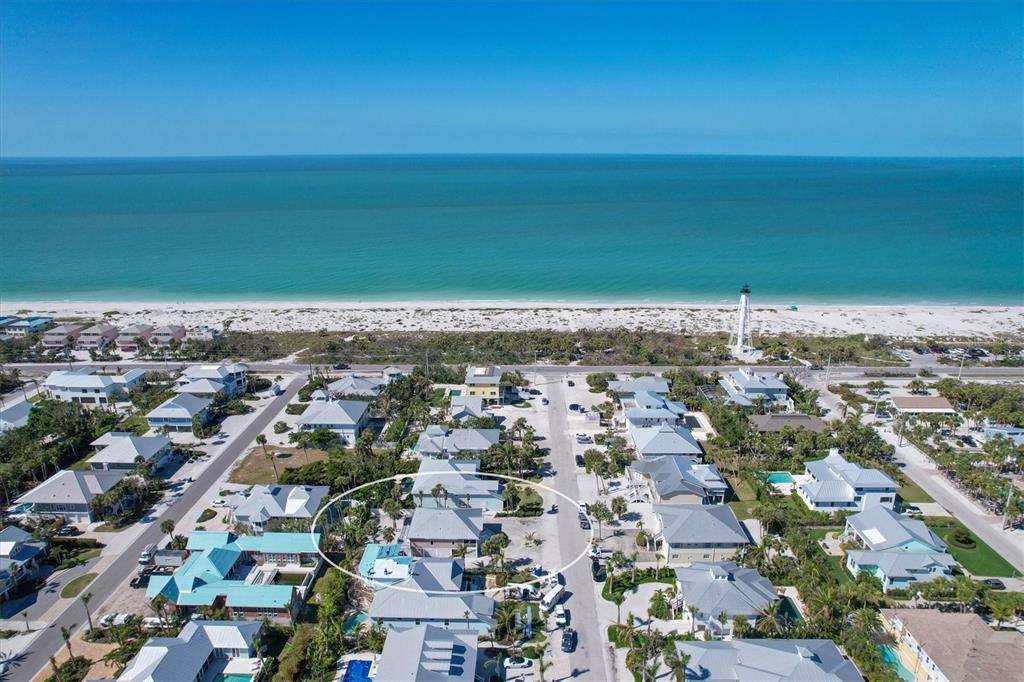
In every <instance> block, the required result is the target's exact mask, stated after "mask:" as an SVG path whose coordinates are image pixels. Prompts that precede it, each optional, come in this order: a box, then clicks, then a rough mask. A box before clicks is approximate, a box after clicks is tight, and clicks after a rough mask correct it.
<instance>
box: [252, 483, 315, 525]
mask: <svg viewBox="0 0 1024 682" xmlns="http://www.w3.org/2000/svg"><path fill="white" fill-rule="evenodd" d="M330 491H331V489H330V488H329V487H328V486H326V485H276V484H275V485H254V486H253V487H252V490H250V491H249V492H248V493H243V494H242V496H241V500H242V501H241V502H240V503H239V504H238V506H237V507H235V510H234V512H233V516H234V519H235V521H237V522H239V523H244V524H246V525H248V526H249V527H250V528H251V529H252V530H253V532H255V533H262V532H263V531H264V530H265V529H266V528H267V526H273V525H275V524H280V523H282V522H287V521H296V522H301V523H303V524H305V525H306V527H308V526H309V524H310V523H311V522H312V520H313V517H314V516H316V513H317V512H318V511H320V507H321V506H322V505H323V503H324V501H325V500H326V499H327V496H328V494H329V493H330ZM324 513H325V514H326V513H327V512H324Z"/></svg>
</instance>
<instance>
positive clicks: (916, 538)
mask: <svg viewBox="0 0 1024 682" xmlns="http://www.w3.org/2000/svg"><path fill="white" fill-rule="evenodd" d="M843 537H844V539H846V540H848V541H855V542H857V543H858V544H859V545H860V546H861V547H863V548H864V549H851V550H848V551H847V553H846V569H847V570H848V571H850V573H852V574H853V575H857V574H858V573H860V572H861V571H867V572H868V573H870V574H871V575H873V576H875V577H876V578H878V579H879V580H880V581H881V583H882V589H883V590H884V591H886V592H888V591H889V590H891V589H907V588H909V587H912V586H913V585H914V584H915V583H922V582H929V581H932V580H935V579H937V578H952V577H953V569H954V568H955V567H956V561H955V560H954V559H953V557H952V556H951V555H950V554H949V553H948V552H947V551H946V543H945V542H943V541H942V539H941V538H939V536H938V535H936V534H935V533H933V532H932V530H931V529H930V528H928V526H926V525H925V524H924V522H923V521H919V520H917V519H908V518H906V517H904V516H900V515H899V514H897V513H896V512H894V511H892V510H891V509H889V508H887V507H881V506H875V507H871V508H870V509H867V510H866V511H862V512H860V513H859V514H854V515H853V516H850V517H849V518H847V519H846V528H845V530H844V532H843Z"/></svg>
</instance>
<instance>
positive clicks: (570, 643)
mask: <svg viewBox="0 0 1024 682" xmlns="http://www.w3.org/2000/svg"><path fill="white" fill-rule="evenodd" d="M575 649H576V631H575V630H573V629H572V628H566V629H565V632H563V633H562V651H564V652H565V653H570V652H572V651H574V650H575Z"/></svg>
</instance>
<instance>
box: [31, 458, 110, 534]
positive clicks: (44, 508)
mask: <svg viewBox="0 0 1024 682" xmlns="http://www.w3.org/2000/svg"><path fill="white" fill-rule="evenodd" d="M126 473H127V472H125V471H68V470H62V471H58V472H57V473H55V474H54V475H53V476H50V477H49V478H48V479H46V480H45V481H43V482H42V483H40V484H39V485H37V486H36V487H35V488H32V490H29V491H28V492H27V493H25V494H24V495H22V496H21V497H19V498H18V499H16V500H15V503H16V504H31V505H32V513H33V514H36V515H38V516H41V517H42V518H46V519H64V521H66V522H67V523H89V522H91V521H93V518H92V511H91V510H90V509H89V503H90V502H91V501H92V499H93V498H94V497H96V496H97V495H100V494H102V493H105V492H107V491H108V490H110V489H111V488H113V487H114V486H115V485H117V484H118V483H120V482H121V479H123V478H124V477H125V475H126Z"/></svg>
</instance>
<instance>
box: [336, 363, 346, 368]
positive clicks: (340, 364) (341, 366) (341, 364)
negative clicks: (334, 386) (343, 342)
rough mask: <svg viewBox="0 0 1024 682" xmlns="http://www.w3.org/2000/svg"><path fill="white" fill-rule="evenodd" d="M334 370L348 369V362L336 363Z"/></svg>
mask: <svg viewBox="0 0 1024 682" xmlns="http://www.w3.org/2000/svg"><path fill="white" fill-rule="evenodd" d="M334 369H348V363H347V362H336V363H334Z"/></svg>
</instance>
